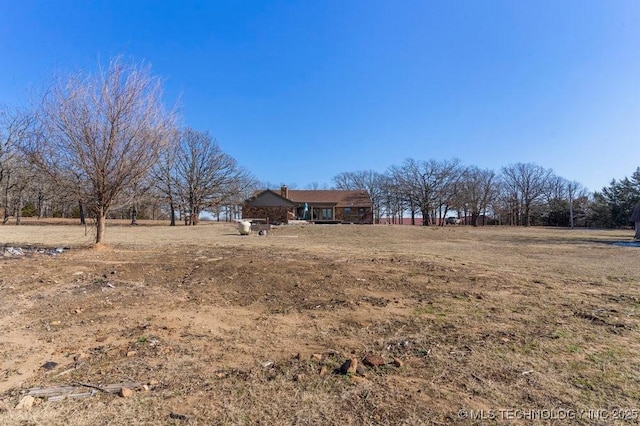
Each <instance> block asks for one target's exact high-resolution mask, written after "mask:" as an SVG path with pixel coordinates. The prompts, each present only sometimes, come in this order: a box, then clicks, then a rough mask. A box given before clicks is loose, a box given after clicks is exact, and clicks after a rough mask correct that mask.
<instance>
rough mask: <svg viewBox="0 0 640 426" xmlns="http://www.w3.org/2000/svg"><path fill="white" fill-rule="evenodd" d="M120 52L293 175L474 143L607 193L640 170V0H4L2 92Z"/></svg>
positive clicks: (475, 151)
mask: <svg viewBox="0 0 640 426" xmlns="http://www.w3.org/2000/svg"><path fill="white" fill-rule="evenodd" d="M120 54H123V55H125V56H127V57H128V58H133V59H134V60H137V61H141V60H144V61H147V62H148V63H150V64H151V65H152V70H153V73H154V74H156V75H158V76H160V77H162V78H163V79H164V81H165V91H166V101H167V104H169V105H173V104H174V103H175V102H176V101H177V100H178V99H180V105H181V111H182V124H183V125H184V126H189V127H192V128H194V129H197V130H206V131H209V132H210V133H211V135H212V136H214V137H215V138H216V139H217V140H218V143H219V144H220V146H221V147H222V149H223V150H224V151H226V152H227V153H229V154H230V155H232V156H233V157H235V158H236V159H237V160H238V161H239V162H240V164H241V165H243V166H244V167H246V168H247V169H249V170H250V171H251V172H252V173H253V174H254V175H255V176H256V177H257V178H258V179H260V180H261V181H265V182H269V183H272V184H276V185H279V184H281V183H285V184H288V185H290V186H292V187H297V188H305V187H307V186H308V185H309V184H310V183H313V182H316V183H318V184H320V185H323V184H331V178H332V177H333V176H335V175H336V174H338V173H340V172H345V171H356V170H365V169H372V170H376V171H379V172H384V171H386V170H387V168H388V167H390V166H392V165H400V164H401V163H402V162H403V161H404V160H405V159H406V158H409V157H411V158H415V159H417V160H428V159H436V160H442V159H450V158H453V157H457V158H460V159H461V160H462V161H463V163H465V164H467V165H475V166H479V167H482V168H491V169H494V170H496V171H499V169H500V168H501V167H502V166H504V165H508V164H512V163H517V162H532V163H536V164H539V165H541V166H544V167H547V168H551V169H553V170H554V171H555V172H556V173H557V174H558V175H560V176H563V177H565V178H567V179H570V180H577V181H579V182H581V183H582V184H584V185H585V186H586V187H587V188H589V189H590V190H599V189H601V188H602V187H603V186H605V185H607V184H608V183H609V181H610V180H611V179H613V178H616V179H620V178H623V177H624V176H628V175H630V174H631V173H632V172H633V171H634V170H635V169H636V167H638V166H640V1H637V0H627V1H625V0H611V1H608V0H601V1H592V0H579V1H569V0H567V1H557V0H554V1H547V0H535V1H525V0H510V1H490V0H487V1H479V0H466V1H455V0H453V1H449V0H447V1H445V0H443V1H438V2H435V1H427V0H416V1H413V0H406V1H405V0H396V1H391V0H389V1H379V0H360V1H355V0H354V1H350V0H339V1H333V0H326V1H325V0H313V1H312V0H307V1H266V0H265V1H249V0H245V1H226V2H217V1H199V2H198V1H172V2H169V1H167V2H163V1H159V0H155V1H142V0H141V1H133V0H129V1H115V0H112V1H64V0H58V1H30V0H21V1H13V0H11V1H10V0H0V70H1V71H0V104H8V105H17V104H22V103H25V102H26V101H27V99H28V97H29V95H30V93H32V92H33V90H34V89H40V88H42V87H44V86H46V84H47V83H48V81H49V80H50V79H51V77H52V76H53V75H54V74H59V73H62V74H64V73H70V72H75V71H78V70H95V69H96V68H97V66H98V64H99V63H103V64H104V63H105V62H107V61H108V60H109V58H111V57H113V56H116V55H120Z"/></svg>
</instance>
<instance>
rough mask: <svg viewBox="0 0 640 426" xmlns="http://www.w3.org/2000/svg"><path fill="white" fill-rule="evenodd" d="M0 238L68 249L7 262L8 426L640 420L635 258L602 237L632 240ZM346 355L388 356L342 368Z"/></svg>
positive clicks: (312, 233) (365, 233)
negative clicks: (47, 394)
mask: <svg viewBox="0 0 640 426" xmlns="http://www.w3.org/2000/svg"><path fill="white" fill-rule="evenodd" d="M0 231H2V232H3V238H4V242H5V246H11V247H27V246H28V245H29V244H30V245H32V246H40V247H49V248H54V249H55V248H56V247H67V248H68V250H64V251H63V252H61V253H57V254H56V255H55V256H54V255H49V254H46V253H38V252H37V251H35V252H34V253H31V254H29V255H23V256H17V255H11V256H5V257H1V258H0V404H3V406H4V407H5V409H4V410H3V409H2V406H0V423H3V424H44V423H46V424H72V425H73V424H96V423H98V424H100V423H109V424H130V423H131V422H132V421H136V422H138V423H143V424H145V423H146V424H163V423H164V424H166V423H169V424H172V423H173V424H183V423H186V424H203V423H204V424H207V423H216V424H219V423H233V424H236V423H252V424H253V423H264V424H281V423H287V424H290V423H323V424H369V423H381V424H391V423H393V424H397V423H407V424H421V423H456V422H460V423H464V422H467V421H468V418H465V417H464V415H463V414H460V413H461V412H462V411H461V410H466V411H464V412H465V413H466V414H467V415H468V414H469V413H471V414H472V415H475V416H476V420H477V422H481V420H482V417H481V416H482V415H485V414H486V415H489V414H493V415H494V418H493V419H494V420H497V421H498V423H507V422H509V423H513V422H515V423H527V421H526V419H522V418H517V417H516V418H508V416H507V415H506V414H505V413H511V411H508V410H521V411H519V413H523V412H527V411H526V410H529V411H528V412H529V413H530V414H531V413H533V414H535V413H556V414H558V413H559V412H558V411H557V410H559V409H564V410H574V412H576V413H578V412H581V413H583V412H586V411H584V410H597V409H601V410H602V409H613V408H614V407H619V408H627V409H630V410H632V409H638V408H640V407H637V406H636V405H637V401H638V400H639V399H640V385H639V384H638V381H637V380H633V379H632V378H633V377H636V376H637V374H638V371H640V361H638V360H640V356H638V355H640V341H639V340H638V315H640V302H639V301H640V291H639V289H638V283H639V282H640V267H638V266H637V256H636V254H637V253H636V252H635V250H633V249H629V250H627V249H625V248H621V247H615V246H612V245H610V244H602V243H606V242H608V241H611V240H612V239H614V240H620V239H621V237H623V234H622V233H616V232H583V231H561V230H544V229H529V230H523V229H513V228H486V229H471V228H465V227H445V228H427V227H408V226H291V227H280V228H277V229H276V230H274V231H273V232H272V233H271V234H270V235H269V236H256V235H252V236H248V237H240V236H239V235H237V231H236V230H235V228H234V227H233V226H231V225H226V224H203V225H201V226H197V227H173V228H172V227H168V226H145V224H144V223H143V224H142V225H140V226H137V227H127V226H111V227H109V228H108V229H107V242H106V246H105V247H102V248H101V249H100V250H93V249H88V247H90V241H88V240H87V238H90V236H85V235H84V232H85V230H84V228H81V227H76V226H73V225H66V226H52V225H43V226H37V227H36V226H21V227H9V226H6V227H2V228H1V229H0ZM5 231H6V232H5ZM367 357H368V358H367ZM352 358H355V359H357V360H359V361H363V360H365V359H369V360H373V359H375V360H376V361H375V363H373V364H375V365H367V364H366V363H365V364H364V365H363V366H362V367H361V369H360V371H359V372H357V373H354V374H347V375H345V374H341V373H340V372H339V371H340V367H341V366H342V364H343V363H344V362H345V361H346V360H347V359H352ZM124 382H127V383H138V384H139V385H140V386H139V387H138V388H136V389H135V390H134V393H133V395H132V396H130V397H126V398H125V397H118V396H117V395H116V394H111V393H108V392H102V391H100V390H96V389H94V390H96V392H95V393H94V394H93V396H91V397H83V398H77V399H63V400H61V401H57V402H53V401H47V399H46V398H42V397H38V398H36V400H35V405H34V406H33V407H32V408H31V409H30V410H17V409H16V408H15V407H16V406H17V405H18V403H19V402H20V401H21V400H22V398H23V397H24V396H25V395H26V394H27V393H28V392H29V390H30V389H33V388H51V387H61V386H80V387H82V386H81V385H79V384H85V385H87V384H90V385H94V386H96V387H97V388H98V389H99V388H101V387H104V386H108V385H110V384H117V383H124ZM89 393H91V392H89ZM482 410H484V411H482ZM501 410H502V411H501ZM536 410H537V411H536ZM542 410H547V411H542ZM553 410H556V411H553ZM580 410H582V411H580ZM514 412H516V411H514ZM500 413H502V414H500ZM587 413H588V412H587ZM597 413H600V414H602V412H597ZM628 413H629V415H632V414H633V412H632V411H629V412H628ZM496 415H497V416H498V417H495V416H496ZM541 415H542V414H541ZM500 416H502V417H500ZM514 416H515V414H514ZM592 417H593V416H592ZM485 420H486V419H485ZM575 420H576V422H577V423H583V424H591V423H593V421H594V419H593V418H588V416H582V417H580V418H577V419H575ZM595 420H602V421H604V422H605V423H606V421H605V420H604V419H595ZM627 420H629V419H627ZM636 421H637V419H636Z"/></svg>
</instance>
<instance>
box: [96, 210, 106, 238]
mask: <svg viewBox="0 0 640 426" xmlns="http://www.w3.org/2000/svg"><path fill="white" fill-rule="evenodd" d="M97 213H98V214H97V215H96V244H100V243H101V242H102V241H103V240H104V229H105V227H106V225H107V213H106V211H105V210H104V209H103V208H99V209H98V212H97Z"/></svg>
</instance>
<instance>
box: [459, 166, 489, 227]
mask: <svg viewBox="0 0 640 426" xmlns="http://www.w3.org/2000/svg"><path fill="white" fill-rule="evenodd" d="M495 180H496V173H495V172H494V171H493V170H489V169H484V170H483V169H480V168H478V167H475V166H471V167H467V168H466V169H464V172H463V175H462V179H461V181H460V187H459V194H458V200H459V202H460V204H461V207H463V208H464V209H465V211H468V212H469V213H470V214H471V225H473V226H478V218H479V217H480V215H481V214H482V213H483V212H485V211H486V209H487V207H488V206H489V204H490V203H491V201H493V198H494V197H495V195H496V192H497V188H496V184H495Z"/></svg>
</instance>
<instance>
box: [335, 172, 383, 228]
mask: <svg viewBox="0 0 640 426" xmlns="http://www.w3.org/2000/svg"><path fill="white" fill-rule="evenodd" d="M383 181H384V177H383V175H381V174H380V173H378V172H375V171H373V170H359V171H357V172H343V173H340V174H338V175H336V176H334V178H333V184H334V187H335V189H342V190H359V189H361V190H365V191H367V193H369V197H370V198H371V203H372V205H373V216H374V221H375V222H379V221H380V212H381V209H382V187H383Z"/></svg>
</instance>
